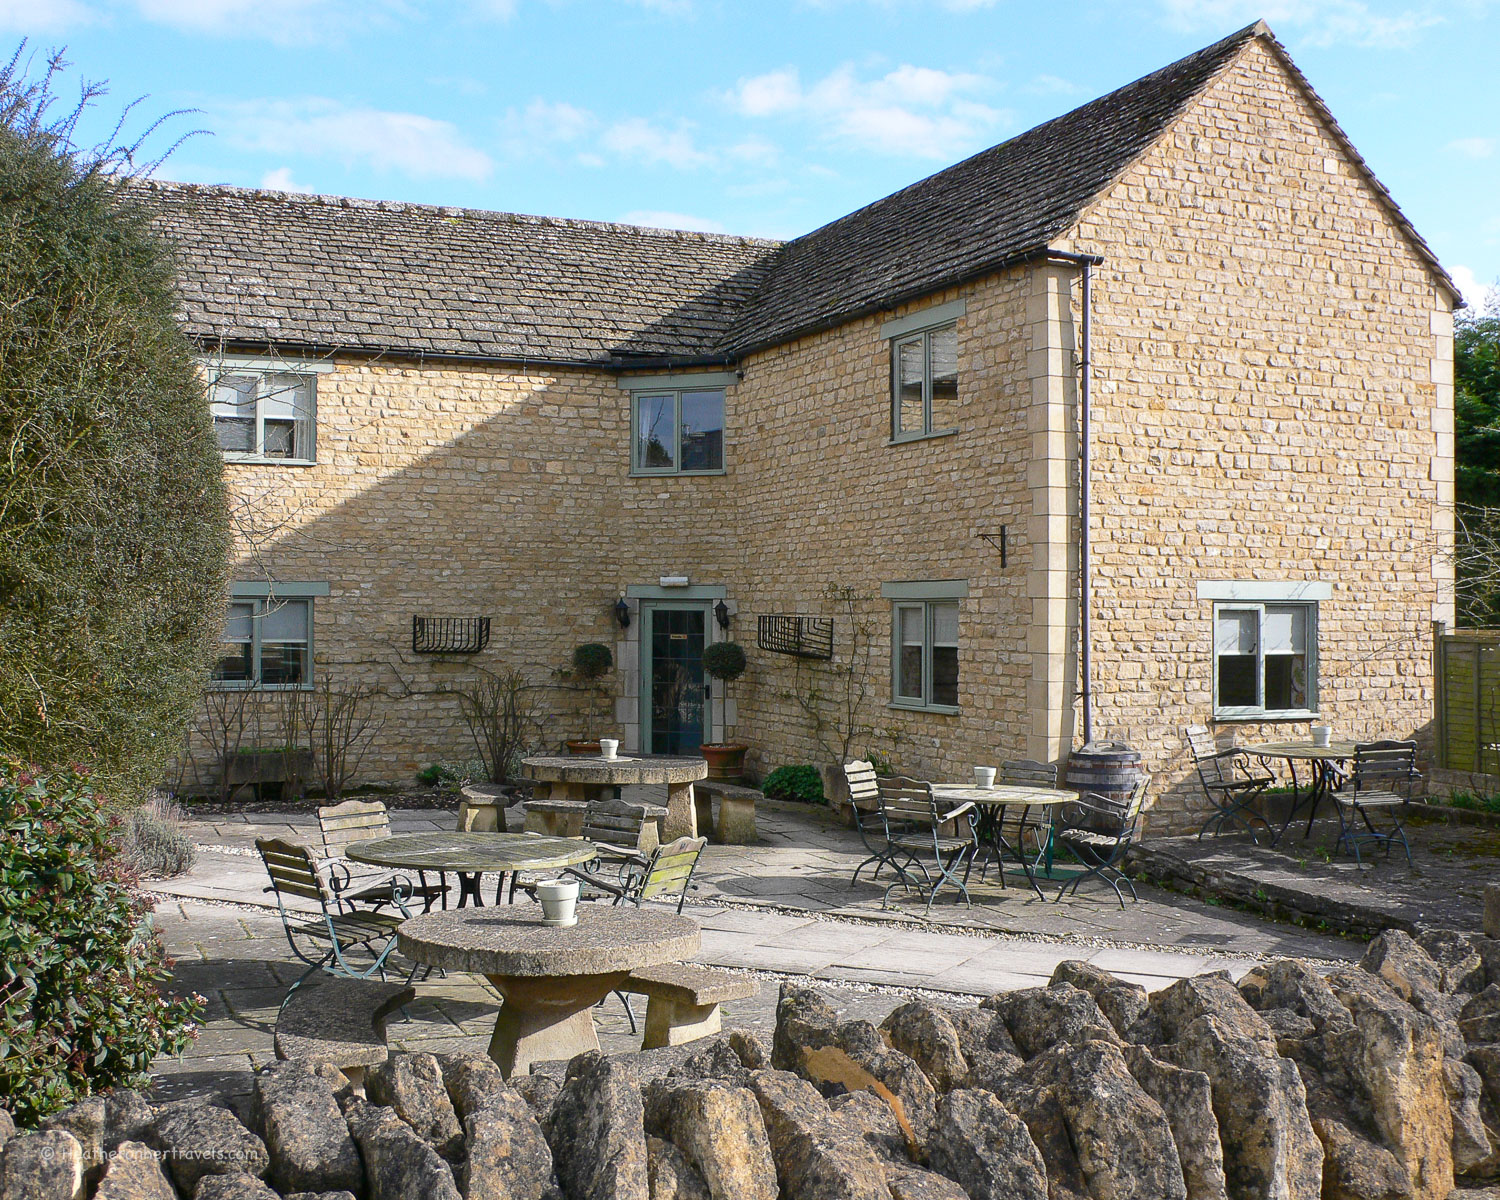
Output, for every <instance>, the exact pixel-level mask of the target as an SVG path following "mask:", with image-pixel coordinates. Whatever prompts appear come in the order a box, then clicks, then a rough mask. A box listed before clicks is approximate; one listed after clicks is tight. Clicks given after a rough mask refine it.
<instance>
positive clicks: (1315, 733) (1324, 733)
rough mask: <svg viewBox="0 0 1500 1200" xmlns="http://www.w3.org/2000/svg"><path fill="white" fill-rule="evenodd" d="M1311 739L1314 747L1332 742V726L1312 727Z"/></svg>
mask: <svg viewBox="0 0 1500 1200" xmlns="http://www.w3.org/2000/svg"><path fill="white" fill-rule="evenodd" d="M1312 739H1313V745H1314V746H1326V745H1328V743H1329V742H1331V741H1332V740H1333V726H1332V725H1314V726H1313V727H1312Z"/></svg>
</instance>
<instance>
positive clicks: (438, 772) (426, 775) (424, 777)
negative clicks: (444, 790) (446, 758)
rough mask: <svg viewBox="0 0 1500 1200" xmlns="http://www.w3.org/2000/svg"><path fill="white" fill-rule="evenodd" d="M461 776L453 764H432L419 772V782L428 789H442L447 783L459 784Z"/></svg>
mask: <svg viewBox="0 0 1500 1200" xmlns="http://www.w3.org/2000/svg"><path fill="white" fill-rule="evenodd" d="M460 778H461V776H460V775H459V773H458V768H456V767H455V766H454V765H453V764H452V763H444V762H438V763H432V764H431V765H430V766H426V767H423V768H422V769H421V770H420V771H418V772H417V782H418V783H421V784H425V785H426V786H428V787H441V786H442V785H443V784H445V783H457V782H458V781H459V779H460Z"/></svg>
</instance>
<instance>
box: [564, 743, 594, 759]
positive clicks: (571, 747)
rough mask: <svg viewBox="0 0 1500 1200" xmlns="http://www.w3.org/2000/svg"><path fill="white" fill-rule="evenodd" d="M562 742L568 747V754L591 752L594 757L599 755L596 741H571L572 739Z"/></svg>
mask: <svg viewBox="0 0 1500 1200" xmlns="http://www.w3.org/2000/svg"><path fill="white" fill-rule="evenodd" d="M564 744H565V745H566V746H567V747H568V753H569V754H583V755H589V754H591V755H593V756H594V757H595V758H598V757H599V743H598V742H587V741H578V742H573V741H569V742H566V743H564Z"/></svg>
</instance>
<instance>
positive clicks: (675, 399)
mask: <svg viewBox="0 0 1500 1200" xmlns="http://www.w3.org/2000/svg"><path fill="white" fill-rule="evenodd" d="M713 395H716V396H718V398H719V465H718V466H717V467H703V468H698V469H684V468H683V466H682V457H683V455H682V449H683V447H682V441H683V432H682V407H683V398H684V397H690V396H713ZM668 399H669V400H670V401H671V404H672V435H673V436H672V443H671V452H672V462H671V464H670V465H669V466H655V467H653V466H648V465H647V464H646V463H645V462H644V461H643V459H644V455H643V454H642V453H641V449H642V447H641V437H640V422H641V408H642V405H643V404H645V403H647V402H651V401H660V400H668ZM725 407H726V405H725V389H724V387H723V386H707V387H675V388H674V387H661V388H649V389H637V390H632V391H631V393H630V473H631V474H632V475H644V476H664V475H689V476H691V475H723V474H725V472H726V470H727V467H726V459H727V453H726V447H725V444H724V443H725V438H724V434H725Z"/></svg>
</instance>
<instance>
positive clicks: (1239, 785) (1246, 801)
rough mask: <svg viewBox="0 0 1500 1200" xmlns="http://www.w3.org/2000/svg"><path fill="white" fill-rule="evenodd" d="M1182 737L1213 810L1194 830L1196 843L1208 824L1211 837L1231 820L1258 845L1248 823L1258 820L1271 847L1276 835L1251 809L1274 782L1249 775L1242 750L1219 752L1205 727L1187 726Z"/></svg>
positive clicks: (1200, 839)
mask: <svg viewBox="0 0 1500 1200" xmlns="http://www.w3.org/2000/svg"><path fill="white" fill-rule="evenodd" d="M1183 738H1184V739H1185V740H1186V741H1187V744H1188V749H1189V751H1191V753H1192V755H1193V763H1194V765H1195V766H1196V767H1197V768H1198V782H1199V783H1200V784H1201V785H1202V787H1203V795H1204V797H1205V798H1206V799H1207V800H1208V802H1209V803H1210V804H1211V805H1213V809H1214V811H1213V812H1212V813H1210V814H1209V816H1208V820H1206V821H1204V822H1203V826H1202V828H1200V829H1199V830H1198V840H1199V841H1202V840H1203V835H1204V834H1205V833H1207V832H1208V828H1209V826H1210V825H1212V826H1213V827H1214V836H1215V837H1217V836H1218V835H1219V833H1220V831H1221V830H1222V829H1223V828H1224V823H1225V822H1226V821H1231V822H1233V823H1234V824H1236V825H1240V826H1242V827H1243V828H1244V830H1245V832H1246V833H1248V834H1249V835H1250V840H1251V841H1252V842H1254V843H1255V844H1256V845H1257V846H1258V845H1260V839H1259V838H1258V837H1256V836H1255V830H1254V828H1253V827H1252V823H1253V822H1255V821H1259V822H1260V823H1261V824H1262V825H1264V826H1265V827H1266V832H1267V833H1269V834H1270V835H1271V843H1272V844H1273V845H1274V844H1275V842H1276V832H1275V831H1274V830H1273V829H1272V828H1271V824H1270V822H1269V821H1267V820H1266V819H1265V817H1263V816H1262V815H1261V814H1260V813H1258V812H1256V811H1255V810H1254V809H1253V808H1252V807H1251V806H1252V805H1253V804H1254V803H1255V802H1256V801H1257V800H1259V799H1260V794H1261V793H1262V792H1264V791H1265V790H1266V789H1267V788H1268V787H1270V786H1271V784H1273V783H1274V782H1275V779H1274V778H1273V777H1272V776H1270V775H1267V774H1264V773H1256V772H1252V771H1251V770H1250V756H1249V755H1248V754H1246V753H1245V752H1244V751H1243V750H1237V749H1235V748H1234V747H1232V746H1231V747H1230V748H1229V749H1227V750H1221V749H1219V747H1218V745H1217V743H1215V741H1214V737H1213V734H1212V733H1210V732H1209V731H1208V727H1207V726H1205V725H1189V726H1188V727H1187V728H1186V729H1185V730H1183Z"/></svg>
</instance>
